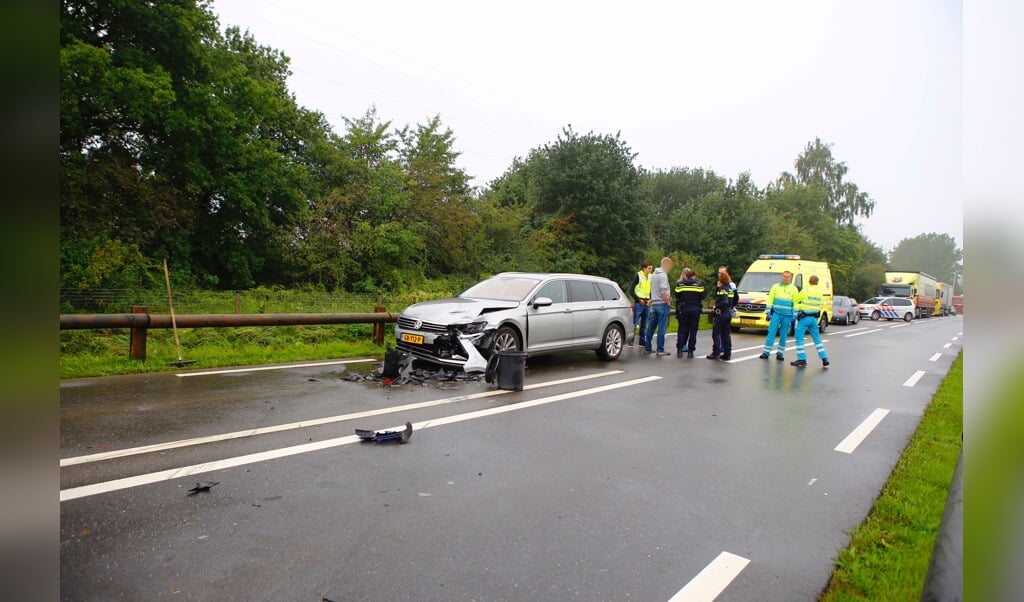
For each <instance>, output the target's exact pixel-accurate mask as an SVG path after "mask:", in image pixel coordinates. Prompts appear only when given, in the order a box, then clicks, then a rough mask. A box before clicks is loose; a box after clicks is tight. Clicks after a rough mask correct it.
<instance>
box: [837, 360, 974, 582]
mask: <svg viewBox="0 0 1024 602" xmlns="http://www.w3.org/2000/svg"><path fill="white" fill-rule="evenodd" d="M962 444H963V353H962V352H961V354H960V355H959V356H958V357H957V359H956V360H955V361H954V362H953V366H952V367H951V368H950V370H949V373H948V374H947V375H946V378H945V379H944V380H943V382H942V385H940V387H939V390H938V391H937V392H936V393H935V396H934V397H933V398H932V401H931V403H930V404H929V406H928V408H927V409H926V410H925V413H924V416H923V417H922V418H921V422H920V424H919V425H918V427H917V431H916V432H915V433H914V435H913V436H912V437H911V439H910V442H909V443H908V444H907V447H906V449H905V450H904V451H903V455H902V456H901V457H900V459H899V461H898V462H897V463H896V467H895V468H894V469H893V472H892V474H891V475H890V476H889V480H888V481H887V482H886V484H885V487H883V489H882V492H881V494H880V495H879V497H878V499H877V500H876V501H875V505H874V507H873V508H872V510H871V513H870V514H869V515H868V516H867V518H866V519H865V521H864V522H863V523H862V524H861V525H859V526H858V527H857V528H856V529H854V530H853V531H852V532H851V535H850V544H849V546H848V547H847V548H846V549H845V550H843V551H842V552H841V553H840V554H839V556H838V558H837V559H836V563H837V568H836V571H835V573H833V575H832V580H831V582H830V583H829V585H828V588H827V589H826V590H825V592H824V593H823V594H822V595H821V597H820V598H819V600H821V601H822V602H841V601H847V600H919V599H920V598H921V591H922V589H923V587H924V582H925V577H926V576H927V574H928V565H929V563H930V562H931V556H932V549H933V547H934V546H935V539H936V535H937V533H938V529H939V525H940V524H941V522H942V513H943V510H944V508H945V505H946V497H947V494H948V493H949V486H950V483H951V482H952V479H953V471H954V469H955V467H956V463H957V459H958V457H959V454H960V448H961V447H962Z"/></svg>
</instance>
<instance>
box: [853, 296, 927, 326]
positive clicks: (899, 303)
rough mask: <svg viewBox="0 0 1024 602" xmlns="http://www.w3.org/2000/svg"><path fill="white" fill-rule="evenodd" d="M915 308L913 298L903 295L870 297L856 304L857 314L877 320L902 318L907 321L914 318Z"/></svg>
mask: <svg viewBox="0 0 1024 602" xmlns="http://www.w3.org/2000/svg"><path fill="white" fill-rule="evenodd" d="M916 313H917V308H916V307H914V300H913V299H906V298H904V297H872V298H870V299H868V300H867V301H865V302H863V303H860V304H858V305H857V314H858V315H860V317H862V318H870V319H872V320H879V319H882V318H885V319H886V320H897V319H902V320H904V321H906V322H909V321H911V320H913V319H914V315H915V314H916Z"/></svg>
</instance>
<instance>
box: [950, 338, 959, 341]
mask: <svg viewBox="0 0 1024 602" xmlns="http://www.w3.org/2000/svg"><path fill="white" fill-rule="evenodd" d="M959 338H960V337H953V338H952V339H951V340H953V341H955V340H957V339H959Z"/></svg>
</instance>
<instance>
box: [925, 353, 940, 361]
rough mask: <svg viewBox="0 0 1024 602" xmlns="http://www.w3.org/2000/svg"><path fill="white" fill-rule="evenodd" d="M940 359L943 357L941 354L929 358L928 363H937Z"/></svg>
mask: <svg viewBox="0 0 1024 602" xmlns="http://www.w3.org/2000/svg"><path fill="white" fill-rule="evenodd" d="M940 357H942V354H941V353H936V354H935V355H933V356H931V357H930V358H928V361H929V362H937V361H939V358H940Z"/></svg>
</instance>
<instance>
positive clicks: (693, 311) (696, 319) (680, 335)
mask: <svg viewBox="0 0 1024 602" xmlns="http://www.w3.org/2000/svg"><path fill="white" fill-rule="evenodd" d="M676 319H677V320H679V331H678V332H677V336H676V349H677V350H679V351H694V350H696V349H697V329H698V327H699V326H700V306H699V305H692V306H691V305H684V306H683V307H682V309H680V310H679V312H678V315H677V316H676Z"/></svg>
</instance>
